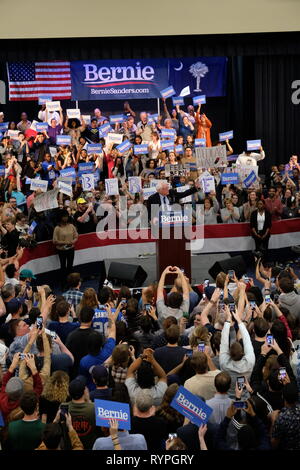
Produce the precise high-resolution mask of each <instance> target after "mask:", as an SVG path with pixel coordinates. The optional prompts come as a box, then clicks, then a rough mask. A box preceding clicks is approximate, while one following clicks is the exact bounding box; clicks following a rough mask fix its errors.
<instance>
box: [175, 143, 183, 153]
mask: <svg viewBox="0 0 300 470" xmlns="http://www.w3.org/2000/svg"><path fill="white" fill-rule="evenodd" d="M175 152H176V153H178V154H183V145H176V146H175Z"/></svg>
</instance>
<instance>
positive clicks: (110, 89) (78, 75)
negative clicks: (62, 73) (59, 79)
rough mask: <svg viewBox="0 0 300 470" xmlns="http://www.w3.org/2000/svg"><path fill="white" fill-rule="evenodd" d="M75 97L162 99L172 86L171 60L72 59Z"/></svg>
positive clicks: (84, 98)
mask: <svg viewBox="0 0 300 470" xmlns="http://www.w3.org/2000/svg"><path fill="white" fill-rule="evenodd" d="M71 80H72V100H129V99H137V98H138V99H147V98H159V97H160V90H161V89H163V88H166V87H167V86H168V85H169V80H168V59H137V60H91V61H76V62H71Z"/></svg>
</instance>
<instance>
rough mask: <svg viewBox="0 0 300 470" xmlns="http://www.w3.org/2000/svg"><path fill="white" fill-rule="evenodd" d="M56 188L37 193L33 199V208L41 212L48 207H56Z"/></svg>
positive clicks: (48, 208)
mask: <svg viewBox="0 0 300 470" xmlns="http://www.w3.org/2000/svg"><path fill="white" fill-rule="evenodd" d="M58 191H59V190H58V188H55V189H52V190H51V191H47V192H46V193H44V194H39V195H38V196H36V197H35V198H34V200H33V205H34V208H35V210H36V211H37V212H42V211H46V210H50V209H56V208H57V207H58V201H57V195H58Z"/></svg>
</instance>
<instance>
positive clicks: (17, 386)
mask: <svg viewBox="0 0 300 470" xmlns="http://www.w3.org/2000/svg"><path fill="white" fill-rule="evenodd" d="M23 388H24V385H23V380H21V379H19V377H12V378H11V379H9V381H8V382H7V384H6V387H5V392H6V394H7V395H8V398H9V399H10V400H11V401H17V400H19V398H21V395H22V393H23Z"/></svg>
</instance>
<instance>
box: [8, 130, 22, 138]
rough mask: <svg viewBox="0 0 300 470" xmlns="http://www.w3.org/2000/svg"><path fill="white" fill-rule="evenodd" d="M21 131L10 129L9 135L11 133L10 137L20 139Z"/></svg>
mask: <svg viewBox="0 0 300 470" xmlns="http://www.w3.org/2000/svg"><path fill="white" fill-rule="evenodd" d="M19 132H20V131H12V130H9V131H7V135H9V137H10V138H11V139H12V140H18V139H19Z"/></svg>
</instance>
